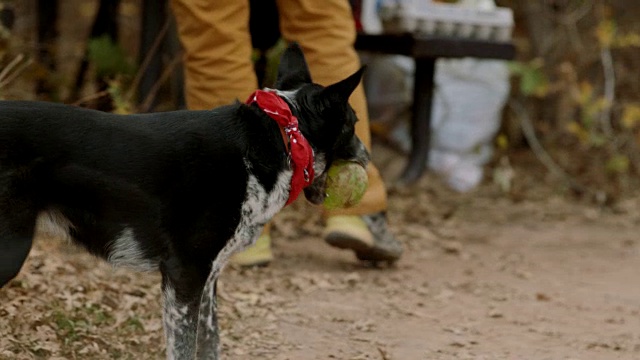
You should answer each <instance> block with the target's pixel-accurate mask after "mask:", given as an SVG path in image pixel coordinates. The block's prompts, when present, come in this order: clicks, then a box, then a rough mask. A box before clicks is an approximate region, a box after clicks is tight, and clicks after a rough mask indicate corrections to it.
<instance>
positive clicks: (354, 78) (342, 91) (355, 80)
mask: <svg viewBox="0 0 640 360" xmlns="http://www.w3.org/2000/svg"><path fill="white" fill-rule="evenodd" d="M365 68H366V66H363V67H361V68H360V70H358V71H356V72H355V73H353V74H352V75H351V76H349V77H348V78H346V79H344V80H342V81H338V82H337V83H335V84H333V85H329V86H327V87H326V88H324V89H323V90H322V95H323V96H325V97H326V98H328V99H329V100H330V101H332V102H342V103H346V102H348V101H349V97H350V96H351V93H353V91H354V90H355V89H356V87H358V84H360V81H362V75H363V74H364V70H365Z"/></svg>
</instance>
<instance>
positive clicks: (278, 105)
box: [246, 90, 314, 205]
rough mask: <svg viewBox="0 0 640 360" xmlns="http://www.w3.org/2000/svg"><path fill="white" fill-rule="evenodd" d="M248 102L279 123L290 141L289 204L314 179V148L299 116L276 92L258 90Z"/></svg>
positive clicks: (286, 145)
mask: <svg viewBox="0 0 640 360" xmlns="http://www.w3.org/2000/svg"><path fill="white" fill-rule="evenodd" d="M246 103H247V104H249V105H251V104H253V103H256V104H257V105H258V107H259V108H260V109H261V110H262V111H264V112H265V113H266V114H267V115H269V117H271V118H272V119H273V120H275V121H276V122H277V123H278V125H279V126H280V129H281V130H284V135H285V136H284V137H286V138H287V139H288V141H289V143H288V144H287V142H286V140H285V147H286V148H287V150H288V152H289V158H290V159H291V161H292V164H291V167H292V170H293V176H292V177H291V188H290V189H289V200H287V205H289V204H291V203H292V202H293V201H294V200H295V199H297V198H298V195H300V191H302V189H304V188H305V187H307V186H309V185H310V184H311V182H312V181H313V176H314V172H313V149H312V148H311V145H309V142H308V141H307V139H306V138H305V137H304V136H303V135H302V133H301V132H300V129H299V128H298V118H296V117H295V116H293V114H292V113H291V109H289V105H287V103H286V102H285V101H284V100H282V98H280V96H278V95H277V94H276V93H275V92H272V91H263V90H256V91H255V92H254V93H253V94H251V96H249V99H247V102H246Z"/></svg>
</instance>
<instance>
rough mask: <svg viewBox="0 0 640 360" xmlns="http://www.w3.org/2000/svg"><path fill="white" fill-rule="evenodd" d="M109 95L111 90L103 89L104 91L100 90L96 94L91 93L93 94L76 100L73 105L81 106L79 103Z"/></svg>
mask: <svg viewBox="0 0 640 360" xmlns="http://www.w3.org/2000/svg"><path fill="white" fill-rule="evenodd" d="M107 95H109V90H102V91H99V92H97V93H95V94H91V95H88V96H85V97H83V98H81V99H78V100H76V101H74V102H73V103H72V104H71V105H73V106H79V105H81V104H84V103H86V102H88V101H91V100H96V99H100V98H101V97H103V96H107Z"/></svg>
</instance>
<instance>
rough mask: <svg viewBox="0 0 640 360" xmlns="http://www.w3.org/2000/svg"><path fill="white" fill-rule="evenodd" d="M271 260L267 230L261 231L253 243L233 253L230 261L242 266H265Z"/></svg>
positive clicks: (271, 254) (269, 237)
mask: <svg viewBox="0 0 640 360" xmlns="http://www.w3.org/2000/svg"><path fill="white" fill-rule="evenodd" d="M272 260H273V253H272V252H271V235H270V234H269V231H268V230H264V231H262V234H260V237H259V238H258V240H257V241H256V243H255V244H253V245H252V246H250V247H248V248H246V249H245V250H243V251H241V252H238V253H235V254H233V256H231V260H230V261H231V263H232V264H235V265H239V266H242V267H253V266H267V265H269V263H271V261H272Z"/></svg>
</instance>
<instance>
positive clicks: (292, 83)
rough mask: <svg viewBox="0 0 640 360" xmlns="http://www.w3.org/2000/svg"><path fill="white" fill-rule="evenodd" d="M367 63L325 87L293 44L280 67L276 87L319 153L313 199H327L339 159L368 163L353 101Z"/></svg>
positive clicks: (309, 193)
mask: <svg viewBox="0 0 640 360" xmlns="http://www.w3.org/2000/svg"><path fill="white" fill-rule="evenodd" d="M363 72H364V67H363V68H360V70H358V71H356V72H355V73H354V74H353V75H351V76H349V77H347V78H346V79H344V80H342V81H339V82H337V83H335V84H333V85H329V86H327V87H323V86H321V85H318V84H315V83H313V82H312V81H311V75H310V74H309V69H308V67H307V63H306V61H305V59H304V55H303V53H302V50H301V49H300V47H299V46H298V45H297V44H295V43H294V44H292V45H291V46H289V47H288V48H287V50H285V52H284V54H283V55H282V58H281V60H280V65H279V67H278V78H277V81H276V84H275V87H276V90H277V92H278V94H279V95H280V96H282V97H283V98H284V99H285V100H286V101H287V103H289V106H290V107H291V110H292V112H293V113H294V115H295V116H296V117H297V118H298V122H299V127H300V131H301V132H302V134H303V135H304V136H305V137H306V138H307V140H308V141H309V143H310V144H311V147H312V148H313V151H314V154H315V162H314V170H315V173H316V176H315V179H314V181H313V183H312V184H311V185H310V186H308V187H307V188H305V190H304V193H305V196H306V198H307V200H309V201H310V202H311V203H314V204H321V203H322V202H323V201H324V199H325V196H326V195H325V194H326V192H325V183H326V178H327V170H328V169H329V167H330V166H331V164H332V163H333V162H334V161H336V160H346V161H354V162H356V163H359V164H361V165H362V166H364V167H366V166H367V164H368V163H369V153H368V151H367V149H366V148H365V147H364V145H363V144H362V142H361V141H360V139H358V137H357V136H356V135H355V124H356V121H357V120H358V119H357V117H356V114H355V112H354V111H353V109H352V108H351V106H350V105H349V102H348V101H349V96H351V93H352V92H353V91H354V90H355V88H356V87H357V86H358V84H359V83H360V81H361V79H362V74H363Z"/></svg>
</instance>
